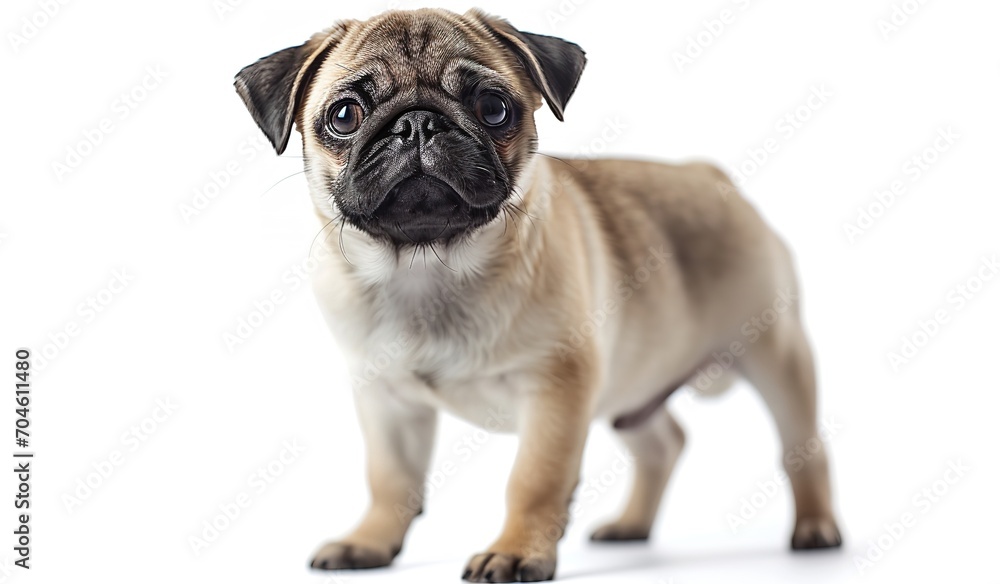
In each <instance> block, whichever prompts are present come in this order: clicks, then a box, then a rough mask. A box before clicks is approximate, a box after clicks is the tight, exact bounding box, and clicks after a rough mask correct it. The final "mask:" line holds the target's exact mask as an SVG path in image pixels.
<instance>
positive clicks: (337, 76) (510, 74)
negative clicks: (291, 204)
mask: <svg viewBox="0 0 1000 584" xmlns="http://www.w3.org/2000/svg"><path fill="white" fill-rule="evenodd" d="M470 85H488V86H490V87H492V88H494V89H504V90H506V91H508V92H509V93H511V94H512V95H514V96H518V97H523V98H525V99H526V100H528V92H529V91H530V80H529V79H528V78H527V76H526V75H525V73H524V70H523V69H522V68H521V67H520V65H519V62H518V61H517V59H516V58H515V57H514V55H513V53H512V52H510V51H509V50H508V49H507V48H506V47H505V46H504V45H503V44H501V42H500V41H498V40H497V39H496V38H494V37H493V35H492V34H491V33H490V32H489V31H488V30H487V29H486V28H485V27H483V26H482V25H481V24H479V23H477V22H474V21H470V20H469V19H467V18H465V17H462V16H459V15H456V14H447V13H438V12H433V13H431V12H429V11H428V12H423V11H417V12H413V13H392V14H389V15H386V16H384V17H380V18H375V19H372V20H369V21H367V22H364V23H360V24H359V25H357V26H355V27H354V28H353V29H352V30H351V31H350V32H348V33H347V35H346V36H345V37H344V39H343V40H342V41H341V42H340V43H339V44H338V46H337V47H335V48H334V50H333V51H331V52H330V54H329V55H328V56H327V58H326V60H325V61H324V63H323V65H322V67H321V68H320V70H319V72H318V73H317V75H316V78H315V80H314V83H313V92H314V94H317V95H315V97H316V98H318V101H320V102H327V101H329V100H330V99H334V98H335V97H336V95H337V94H338V93H339V92H342V91H347V90H352V91H361V92H363V93H364V94H365V95H366V97H368V98H370V99H371V100H372V101H373V102H374V103H383V102H385V101H388V100H390V99H392V98H393V97H397V96H399V95H400V94H402V93H406V92H413V91H419V90H421V89H424V90H437V91H443V92H445V93H446V94H448V95H451V96H452V97H455V98H459V97H460V95H461V94H462V92H463V91H464V90H465V89H466V88H468V87H469V86H470ZM313 105H317V104H315V102H314V104H313Z"/></svg>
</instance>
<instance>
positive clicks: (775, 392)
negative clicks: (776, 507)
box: [741, 310, 841, 549]
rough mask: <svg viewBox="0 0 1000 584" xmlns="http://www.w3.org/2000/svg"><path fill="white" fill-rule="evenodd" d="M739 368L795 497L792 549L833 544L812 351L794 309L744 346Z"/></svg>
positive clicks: (835, 540) (837, 534)
mask: <svg viewBox="0 0 1000 584" xmlns="http://www.w3.org/2000/svg"><path fill="white" fill-rule="evenodd" d="M741 367H742V369H743V373H744V374H745V376H746V378H747V379H748V380H749V381H750V383H752V384H753V385H754V386H755V387H756V388H757V390H758V391H759V392H760V395H761V396H762V397H763V398H764V402H765V403H766V404H767V407H768V409H770V411H771V415H772V416H773V417H774V421H775V422H776V424H777V426H778V433H779V435H780V438H781V445H782V449H783V452H784V454H783V457H782V461H783V463H784V467H785V471H786V472H787V473H788V478H789V480H790V482H791V485H792V492H793V495H794V497H795V529H794V531H793V533H792V548H793V549H812V548H827V547H837V546H839V545H840V543H841V538H840V531H839V530H838V528H837V522H836V520H835V519H834V516H833V508H832V503H831V492H830V472H829V468H828V465H827V457H826V450H825V446H824V444H823V441H822V439H821V438H820V436H819V433H818V428H817V421H816V376H815V371H814V367H813V358H812V352H811V351H810V349H809V343H808V341H807V340H806V336H805V333H804V332H803V330H802V326H801V324H800V322H799V318H798V315H797V314H796V313H795V311H794V310H791V311H789V312H786V313H784V314H781V315H779V316H778V319H777V322H775V324H774V325H772V326H771V327H770V328H769V329H768V330H767V331H766V332H763V333H762V334H761V335H760V337H759V338H758V339H756V340H755V342H753V343H750V344H748V346H747V352H746V354H745V355H744V356H743V358H742V360H741Z"/></svg>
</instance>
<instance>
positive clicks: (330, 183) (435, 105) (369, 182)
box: [236, 10, 585, 246]
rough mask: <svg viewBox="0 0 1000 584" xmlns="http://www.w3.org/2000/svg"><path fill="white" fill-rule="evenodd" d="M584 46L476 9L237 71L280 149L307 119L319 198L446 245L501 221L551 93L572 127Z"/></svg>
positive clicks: (328, 210) (329, 41)
mask: <svg viewBox="0 0 1000 584" xmlns="http://www.w3.org/2000/svg"><path fill="white" fill-rule="evenodd" d="M584 63H585V57H584V53H583V51H582V50H581V49H580V47H578V46H577V45H575V44H573V43H570V42H567V41H564V40H561V39H557V38H553V37H548V36H541V35H534V34H530V33H525V32H521V31H519V30H517V29H515V28H514V27H513V26H511V25H510V24H509V23H507V22H506V21H504V20H501V19H498V18H494V17H491V16H488V15H486V14H484V13H482V12H480V11H478V10H472V11H470V12H468V13H466V14H464V15H458V14H454V13H451V12H447V11H443V10H416V11H393V12H388V13H385V14H382V15H380V16H377V17H375V18H372V19H371V20H368V21H365V22H358V21H346V22H340V23H338V24H336V25H335V26H333V27H331V28H329V29H327V30H325V31H323V32H321V33H318V34H316V35H313V37H312V38H311V39H309V41H307V42H306V43H304V44H302V45H300V46H297V47H290V48H287V49H285V50H283V51H278V52H277V53H274V54H272V55H270V56H267V57H264V58H263V59H261V60H259V61H257V62H256V63H254V64H253V65H250V66H248V67H245V68H244V69H243V70H242V71H240V72H239V73H238V74H237V75H236V90H237V92H238V93H239V94H240V96H241V97H242V98H243V101H244V102H245V103H246V105H247V108H249V110H250V113H251V114H252V115H253V117H254V120H256V122H257V124H258V125H259V126H260V128H261V129H262V130H263V131H264V133H265V134H267V137H268V139H270V141H271V143H272V144H273V145H274V148H275V150H276V151H277V152H278V153H279V154H281V153H282V152H283V151H284V150H285V146H286V145H287V143H288V138H289V135H290V134H291V129H292V122H293V120H294V121H295V123H296V125H297V126H298V129H299V131H300V132H301V134H302V138H303V151H304V153H305V158H306V160H305V167H306V173H307V176H308V178H309V183H310V186H311V189H312V191H313V195H314V199H315V200H316V204H317V205H318V207H319V210H320V212H321V213H322V214H323V215H324V216H326V217H328V218H331V219H333V218H337V217H340V216H342V217H343V218H344V219H345V220H346V221H348V222H349V223H350V224H351V225H353V226H355V227H357V228H359V229H361V230H363V231H365V232H367V233H368V234H369V235H371V236H372V237H374V238H377V239H382V240H385V241H388V242H391V243H392V244H394V245H397V246H398V245H406V244H424V243H435V242H448V241H452V240H454V239H456V238H460V237H461V236H463V235H465V234H468V233H471V232H473V231H474V230H476V229H477V228H478V227H481V226H482V225H485V224H486V223H489V222H490V221H492V220H493V219H494V218H495V217H496V216H497V215H498V214H499V213H500V209H501V207H502V205H503V204H504V202H505V201H506V200H507V199H508V197H510V196H511V194H512V192H513V189H514V187H515V185H516V184H517V180H518V178H519V176H520V174H521V173H522V172H523V171H524V169H525V167H526V165H527V163H528V162H529V161H530V160H531V157H532V156H533V155H534V151H535V146H536V142H537V134H536V131H535V124H534V117H533V116H534V112H535V110H537V109H538V108H539V107H541V104H542V99H543V98H544V99H545V101H546V102H547V103H548V105H549V107H550V108H551V110H552V112H553V113H554V114H555V115H556V117H557V118H559V119H560V120H561V119H562V115H563V108H565V106H566V102H567V101H568V100H569V98H570V96H571V95H572V94H573V91H574V89H575V88H576V84H577V81H578V80H579V78H580V74H581V73H582V71H583V67H584Z"/></svg>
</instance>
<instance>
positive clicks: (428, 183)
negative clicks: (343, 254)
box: [362, 173, 500, 245]
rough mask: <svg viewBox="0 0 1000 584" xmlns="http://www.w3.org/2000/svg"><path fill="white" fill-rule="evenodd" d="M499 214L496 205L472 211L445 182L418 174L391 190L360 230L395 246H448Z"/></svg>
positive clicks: (472, 208)
mask: <svg viewBox="0 0 1000 584" xmlns="http://www.w3.org/2000/svg"><path fill="white" fill-rule="evenodd" d="M499 212H500V210H499V204H498V205H496V206H488V207H483V208H477V207H473V206H472V205H470V204H469V203H468V202H467V201H466V200H465V199H464V198H463V197H462V196H461V195H460V194H459V193H458V191H456V190H455V189H454V188H453V187H452V186H451V185H449V184H448V183H446V182H445V181H443V180H441V179H439V178H437V177H434V176H431V175H428V174H425V173H417V174H414V175H411V176H409V177H407V178H405V179H403V180H402V181H400V182H399V183H397V184H396V185H395V186H394V187H392V188H391V189H390V190H389V192H388V193H387V194H386V196H385V199H384V200H383V201H382V203H381V204H379V206H378V207H377V208H376V209H375V211H374V212H373V213H372V215H371V217H370V218H366V220H364V221H363V222H362V223H363V224H362V227H363V228H365V229H366V230H368V231H369V232H371V233H373V234H374V235H379V236H384V237H388V238H389V239H391V240H392V242H393V243H395V244H396V245H405V244H413V245H420V244H429V243H435V242H448V241H451V240H453V239H455V238H456V237H459V236H461V235H463V234H465V233H468V232H470V231H472V230H473V229H475V228H476V227H479V226H482V225H484V224H486V223H488V222H489V221H491V220H492V219H493V218H494V217H496V215H497V214H498V213H499Z"/></svg>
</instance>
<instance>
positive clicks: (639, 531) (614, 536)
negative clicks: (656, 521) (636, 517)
mask: <svg viewBox="0 0 1000 584" xmlns="http://www.w3.org/2000/svg"><path fill="white" fill-rule="evenodd" d="M648 539H649V527H646V526H645V525H629V524H627V523H619V522H617V521H615V522H613V523H608V524H607V525H604V526H602V527H598V528H597V529H596V530H595V531H594V533H592V534H590V541H598V542H616V541H646V540H648Z"/></svg>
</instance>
